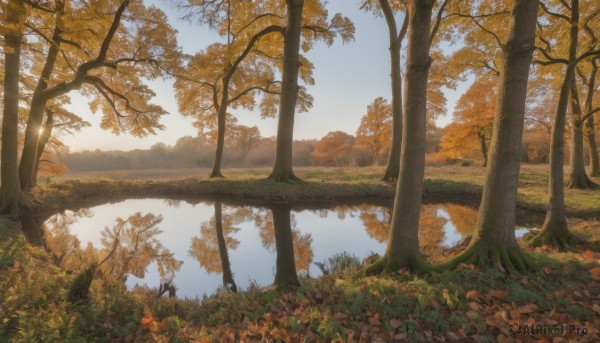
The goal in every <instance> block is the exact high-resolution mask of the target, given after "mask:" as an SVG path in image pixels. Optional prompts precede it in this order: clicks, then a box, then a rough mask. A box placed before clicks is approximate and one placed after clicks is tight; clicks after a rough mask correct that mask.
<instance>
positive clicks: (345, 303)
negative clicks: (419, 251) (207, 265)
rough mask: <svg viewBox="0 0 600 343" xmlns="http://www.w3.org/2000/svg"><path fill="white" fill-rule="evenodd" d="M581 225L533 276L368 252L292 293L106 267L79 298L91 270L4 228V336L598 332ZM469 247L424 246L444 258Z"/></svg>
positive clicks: (596, 271) (591, 250) (181, 338)
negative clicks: (374, 260)
mask: <svg viewBox="0 0 600 343" xmlns="http://www.w3.org/2000/svg"><path fill="white" fill-rule="evenodd" d="M571 224H572V229H573V230H574V232H576V233H578V234H579V235H580V236H582V237H584V238H586V239H587V243H585V244H583V245H581V246H577V247H574V250H573V251H571V252H558V251H555V250H551V249H536V250H528V251H529V252H530V253H531V254H532V255H533V256H534V257H536V258H537V261H538V264H539V271H537V272H530V273H527V274H522V275H509V274H506V273H503V272H501V271H499V270H497V269H487V270H481V269H476V268H474V267H473V266H468V265H459V266H458V268H457V269H456V270H453V271H445V272H442V273H429V274H423V275H410V274H408V273H406V272H404V271H401V272H399V273H394V274H390V275H384V276H379V277H368V278H367V277H358V276H356V275H357V273H356V271H357V268H360V265H357V263H358V262H356V261H355V263H342V262H343V260H338V261H330V263H329V264H328V274H327V275H326V276H323V277H320V278H301V279H300V282H301V287H300V288H299V289H297V290H296V291H293V292H288V293H283V292H281V291H278V290H276V289H273V288H261V287H258V286H255V285H251V286H250V287H249V288H248V289H246V290H243V291H240V292H239V293H233V292H230V291H227V290H225V289H221V290H220V291H218V292H217V293H216V294H214V295H211V296H208V297H204V298H203V299H196V300H190V299H176V298H166V297H158V296H157V290H156V289H135V290H132V291H127V290H126V289H125V288H124V287H123V285H122V284H116V283H113V282H110V281H106V280H103V279H102V277H101V276H100V275H97V276H96V277H95V279H94V281H93V282H92V284H91V291H90V296H89V299H88V300H87V301H81V302H78V303H75V304H73V303H70V302H68V301H67V300H66V299H67V298H68V294H69V289H70V288H71V286H72V285H73V284H74V280H75V279H76V277H77V275H79V274H81V273H82V270H70V271H65V270H64V269H62V268H61V267H58V266H57V265H56V264H55V257H52V256H50V255H48V253H46V252H45V251H44V250H43V249H41V248H36V247H33V246H31V245H29V244H26V243H25V241H24V239H23V238H22V237H21V236H15V235H9V234H7V232H6V230H4V228H2V227H1V226H0V322H1V323H2V325H1V330H0V341H2V342H56V341H61V342H79V341H94V342H95V341H102V342H329V341H334V342H443V341H449V342H452V341H461V342H515V341H519V342H520V341H525V342H527V341H539V342H599V341H600V331H599V330H600V263H599V260H600V223H599V222H598V221H591V220H578V221H574V222H572V223H571ZM460 250H461V247H458V248H455V249H453V250H447V249H441V248H433V247H432V248H424V249H423V253H424V255H425V256H426V257H427V259H428V261H430V262H431V263H437V262H440V261H444V260H446V259H448V258H450V257H452V256H454V255H455V254H457V253H458V252H459V251H460ZM336 262H337V263H336ZM346 262H348V261H346Z"/></svg>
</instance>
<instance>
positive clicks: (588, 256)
mask: <svg viewBox="0 0 600 343" xmlns="http://www.w3.org/2000/svg"><path fill="white" fill-rule="evenodd" d="M595 255H596V254H595V253H594V252H593V251H591V250H586V251H585V252H583V253H582V254H581V257H582V258H583V259H584V260H586V261H594V260H596V258H595Z"/></svg>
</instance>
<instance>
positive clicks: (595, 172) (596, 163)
mask: <svg viewBox="0 0 600 343" xmlns="http://www.w3.org/2000/svg"><path fill="white" fill-rule="evenodd" d="M585 124H586V138H587V142H588V150H589V153H590V176H595V177H598V176H600V156H598V144H597V143H596V127H595V125H594V116H593V115H592V116H589V117H588V118H587V120H586V122H585Z"/></svg>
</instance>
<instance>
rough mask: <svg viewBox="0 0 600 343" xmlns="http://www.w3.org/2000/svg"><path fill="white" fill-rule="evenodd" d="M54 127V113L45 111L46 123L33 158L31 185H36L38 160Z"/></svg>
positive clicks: (38, 167)
mask: <svg viewBox="0 0 600 343" xmlns="http://www.w3.org/2000/svg"><path fill="white" fill-rule="evenodd" d="M53 126H54V113H53V112H52V111H46V123H45V124H44V126H43V131H42V132H41V133H40V139H39V140H38V146H37V150H36V156H35V165H34V166H33V175H32V177H31V181H32V184H33V185H36V184H37V177H38V172H39V169H40V160H41V159H42V153H43V152H44V149H45V148H46V144H48V140H50V137H51V136H52V128H53Z"/></svg>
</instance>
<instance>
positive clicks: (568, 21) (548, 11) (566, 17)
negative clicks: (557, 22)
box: [540, 1, 571, 24]
mask: <svg viewBox="0 0 600 343" xmlns="http://www.w3.org/2000/svg"><path fill="white" fill-rule="evenodd" d="M540 6H541V7H542V9H543V10H544V12H546V13H548V14H549V15H551V16H553V17H556V18H560V19H563V20H566V21H567V23H569V24H571V18H569V17H568V16H566V15H564V14H560V13H556V12H552V11H551V10H550V9H549V8H548V7H547V6H546V5H544V2H543V1H540Z"/></svg>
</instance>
